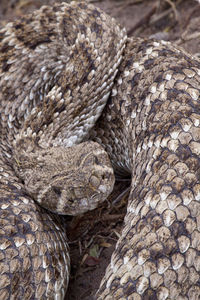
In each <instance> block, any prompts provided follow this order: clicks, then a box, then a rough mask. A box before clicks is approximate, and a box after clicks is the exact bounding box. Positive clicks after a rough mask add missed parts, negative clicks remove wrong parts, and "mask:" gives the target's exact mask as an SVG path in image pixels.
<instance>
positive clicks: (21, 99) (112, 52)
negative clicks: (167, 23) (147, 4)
mask: <svg viewBox="0 0 200 300" xmlns="http://www.w3.org/2000/svg"><path fill="white" fill-rule="evenodd" d="M199 84H200V62H199V60H197V59H196V58H194V57H192V56H191V55H190V54H188V53H186V52H185V51H184V50H183V49H181V48H177V47H175V46H173V45H172V44H170V43H169V42H165V41H156V40H148V39H139V38H131V39H130V38H129V39H127V37H126V32H125V30H124V29H123V28H121V27H120V26H119V25H117V23H116V22H115V20H114V19H112V18H110V17H109V16H107V15H106V14H105V13H103V12H102V11H101V10H99V9H97V8H95V7H94V6H93V5H89V4H86V3H84V2H80V3H78V2H72V3H70V4H66V3H62V4H56V5H54V6H52V7H48V6H43V7H42V8H41V9H40V10H38V11H35V12H33V13H32V14H31V15H28V16H24V17H22V18H21V19H20V20H18V21H15V22H13V23H8V24H7V25H6V26H5V27H4V28H2V29H1V30H0V100H1V104H0V113H1V126H0V130H1V140H0V141H1V143H0V191H1V193H0V274H1V277H0V291H1V292H0V299H63V298H64V295H65V292H66V288H67V284H68V277H69V255H68V247H67V237H66V234H65V232H64V229H63V227H62V224H61V223H60V219H59V217H58V216H57V215H56V214H54V213H52V211H57V212H59V213H61V214H62V213H64V214H65V213H70V214H73V209H75V213H74V214H77V213H78V211H79V210H80V211H81V212H84V211H85V210H87V209H93V208H94V207H96V206H97V202H98V201H103V200H104V199H105V198H106V197H107V195H108V194H109V193H110V191H111V190H112V187H113V184H114V178H113V172H112V168H111V165H110V161H111V163H112V165H113V167H114V169H115V171H116V173H117V172H118V173H123V172H124V173H129V174H131V175H132V182H131V191H130V195H129V201H128V207H127V214H126V217H125V220H124V228H123V230H122V233H121V237H120V239H119V241H118V243H117V245H116V249H115V251H114V253H113V255H112V258H111V262H110V265H109V266H108V268H107V271H106V274H105V276H104V278H103V280H102V283H101V285H100V288H99V290H98V291H97V294H96V299H105V300H111V299H128V300H131V299H133V300H141V299H159V300H161V299H162V300H164V299H179V300H185V299H192V300H194V299H195V300H196V299H200V278H199V274H200V255H199V253H200V252H199V251H200V208H199V205H200V203H199V200H200V173H199V170H200V159H199V155H200V108H199V107H200V106H199V95H200V88H199ZM106 101H107V105H106V106H105V104H106ZM103 109H104V110H103ZM102 111H103V112H102ZM95 123H96V124H95ZM88 137H90V140H93V141H91V142H89V141H88V142H87V141H86V140H87V138H88ZM80 142H83V143H80ZM78 143H80V145H76V144H78ZM97 143H98V144H97ZM69 147H70V148H69ZM104 149H105V150H106V152H105V150H104ZM106 153H108V155H109V158H110V161H109V159H108V156H107V154H106ZM70 161H71V162H70ZM74 174H75V175H74ZM77 176H78V178H77ZM83 183H85V186H84V185H83ZM67 198H68V199H67ZM81 198H83V200H81ZM66 199H67V202H66V203H65V200H66ZM35 200H36V201H37V202H39V204H37V202H35ZM90 201H91V202H90ZM41 205H42V206H44V207H45V208H43V207H42V206H41ZM77 205H78V206H79V207H78V209H77V211H76V207H77ZM71 206H72V208H73V209H71ZM46 208H49V209H50V211H47V210H46Z"/></svg>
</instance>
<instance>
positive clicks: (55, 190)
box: [52, 186, 61, 196]
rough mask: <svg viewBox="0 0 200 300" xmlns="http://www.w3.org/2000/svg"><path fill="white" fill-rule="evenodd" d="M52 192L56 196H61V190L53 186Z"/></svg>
mask: <svg viewBox="0 0 200 300" xmlns="http://www.w3.org/2000/svg"><path fill="white" fill-rule="evenodd" d="M52 190H53V191H54V192H55V194H56V195H58V196H60V195H61V189H60V188H59V187H57V186H53V187H52Z"/></svg>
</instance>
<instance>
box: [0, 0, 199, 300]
mask: <svg viewBox="0 0 200 300" xmlns="http://www.w3.org/2000/svg"><path fill="white" fill-rule="evenodd" d="M54 2H56V1H54V0H43V1H42V0H10V1H8V0H0V26H3V25H4V24H5V23H6V22H7V21H12V20H13V19H15V18H19V17H20V16H21V15H22V14H23V13H27V12H30V11H32V10H33V9H36V8H39V7H40V6H41V5H42V4H49V5H52V4H53V3H54ZM57 2H62V1H57ZM66 2H70V1H66ZM88 2H92V3H93V4H95V5H96V6H98V7H100V8H102V9H103V10H104V11H106V12H107V13H108V14H109V15H111V16H113V17H115V18H116V19H117V20H118V21H119V22H120V23H121V24H122V25H123V26H125V27H126V29H127V32H128V35H129V36H135V37H136V36H137V37H138V36H141V37H151V38H156V39H164V40H169V41H173V42H174V43H177V44H178V45H179V46H182V47H184V48H185V49H186V50H187V51H189V52H191V53H193V54H195V55H196V56H198V57H200V31H198V29H199V27H200V4H199V1H195V0H176V1H175V0H174V1H173V0H153V1H151V0H146V1H145V0H123V1H122V0H110V1H109V0H102V1H88ZM129 183H130V182H129V181H127V182H126V181H125V182H117V184H116V187H115V190H114V192H113V193H112V195H111V196H110V198H109V199H108V201H106V203H104V205H102V206H101V207H100V208H98V209H96V210H95V211H93V212H90V213H87V214H85V215H84V216H80V217H76V218H71V217H66V218H65V223H66V230H67V232H68V236H69V246H70V256H71V266H72V267H71V278H70V284H69V289H68V293H67V296H66V299H67V300H89V299H91V298H92V295H94V293H95V291H96V290H97V288H98V286H99V284H100V281H101V278H102V277H103V274H104V272H105V269H106V266H107V265H108V263H109V261H110V257H111V254H112V252H113V250H114V246H115V243H116V241H117V240H118V238H119V235H120V231H121V228H122V224H123V218H124V215H125V212H126V203H127V198H128V192H126V193H125V194H124V195H121V193H122V192H123V191H125V190H126V189H127V187H128V186H129ZM120 195H121V196H120Z"/></svg>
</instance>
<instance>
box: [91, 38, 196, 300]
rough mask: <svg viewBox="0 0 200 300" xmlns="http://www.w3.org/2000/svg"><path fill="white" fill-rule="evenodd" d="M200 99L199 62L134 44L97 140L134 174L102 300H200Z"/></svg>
mask: <svg viewBox="0 0 200 300" xmlns="http://www.w3.org/2000/svg"><path fill="white" fill-rule="evenodd" d="M199 94H200V62H199V61H198V60H197V59H195V58H194V57H192V56H190V55H189V54H186V53H185V52H184V51H183V50H182V49H178V48H175V47H173V46H172V45H171V44H170V43H168V42H164V41H152V40H143V39H129V41H128V44H127V46H126V50H125V53H124V60H123V62H122V64H121V66H120V69H119V73H118V75H117V78H116V80H115V85H114V87H113V91H112V97H111V98H110V99H109V102H108V105H107V107H106V109H105V110H104V112H103V114H102V117H101V118H100V120H99V121H98V123H97V125H96V128H95V130H93V132H92V133H91V135H92V136H93V138H94V140H96V141H97V142H99V143H101V144H102V145H103V146H104V147H105V149H106V151H107V152H108V153H109V155H110V158H111V161H112V162H113V164H114V165H115V166H116V168H123V167H124V168H125V169H126V170H129V171H130V173H132V184H131V192H130V195H129V202H128V208H127V214H126V217H125V224H124V228H123V231H122V234H121V237H120V239H119V241H118V243H117V246H116V250H115V251H114V253H113V255H112V258H111V263H110V265H109V266H108V268H107V271H106V274H105V276H104V278H103V280H102V283H101V287H100V289H99V291H98V297H97V298H98V299H104V300H108V299H138V300H139V299H140V300H141V299H159V300H160V299H179V300H182V299H193V300H194V299H199V296H200V278H199V277H200V272H199V271H200V255H199V250H200V244H199V240H200V204H199V199H200V182H199V168H200V159H199V154H200V114H199V103H200V102H199ZM113 137H115V139H113Z"/></svg>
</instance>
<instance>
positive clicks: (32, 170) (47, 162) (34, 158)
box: [15, 142, 115, 215]
mask: <svg viewBox="0 0 200 300" xmlns="http://www.w3.org/2000/svg"><path fill="white" fill-rule="evenodd" d="M15 160H16V161H20V165H19V164H16V168H17V173H18V175H19V177H20V178H21V179H22V180H23V182H24V186H25V189H26V192H27V193H28V194H29V195H30V196H31V197H33V198H34V200H35V201H37V202H38V203H39V204H40V205H41V206H42V207H45V208H46V209H48V210H50V211H52V212H55V213H59V214H64V215H78V214H81V213H84V212H86V211H88V210H92V209H94V208H96V207H97V206H98V204H99V203H101V202H103V201H104V200H105V199H106V198H107V197H108V195H109V194H110V193H111V192H112V189H113V186H114V182H115V179H114V172H113V168H112V166H111V163H110V160H109V157H108V154H107V153H106V152H105V150H104V149H103V148H102V147H101V146H100V145H99V144H97V143H94V142H84V143H82V144H79V145H76V146H73V147H70V148H65V147H62V146H58V147H52V148H49V149H45V150H44V149H37V150H34V151H31V152H29V153H27V152H23V153H21V154H20V157H17V158H15Z"/></svg>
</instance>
